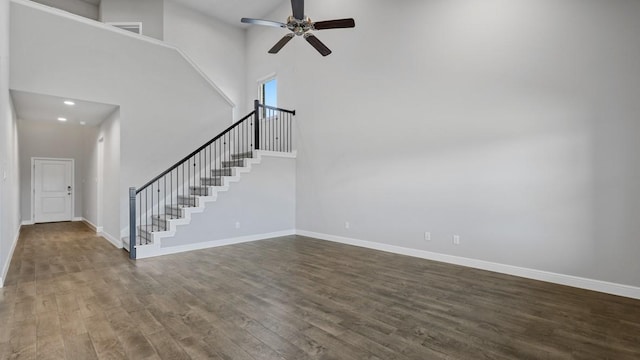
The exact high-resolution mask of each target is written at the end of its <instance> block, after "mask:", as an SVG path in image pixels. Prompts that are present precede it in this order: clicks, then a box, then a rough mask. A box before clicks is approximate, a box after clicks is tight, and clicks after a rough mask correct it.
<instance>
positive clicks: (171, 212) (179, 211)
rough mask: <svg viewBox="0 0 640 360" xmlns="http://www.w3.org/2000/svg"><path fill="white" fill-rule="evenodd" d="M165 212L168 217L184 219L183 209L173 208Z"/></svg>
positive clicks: (166, 209) (167, 208) (168, 208)
mask: <svg viewBox="0 0 640 360" xmlns="http://www.w3.org/2000/svg"><path fill="white" fill-rule="evenodd" d="M164 212H165V213H167V215H171V216H177V217H182V209H176V208H172V207H166V208H165V209H164Z"/></svg>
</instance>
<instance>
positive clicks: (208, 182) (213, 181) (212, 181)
mask: <svg viewBox="0 0 640 360" xmlns="http://www.w3.org/2000/svg"><path fill="white" fill-rule="evenodd" d="M200 183H201V184H202V185H205V186H223V185H224V181H223V180H222V178H221V177H214V178H202V179H200ZM194 195H195V194H194Z"/></svg>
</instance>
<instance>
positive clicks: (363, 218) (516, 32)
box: [247, 0, 640, 286]
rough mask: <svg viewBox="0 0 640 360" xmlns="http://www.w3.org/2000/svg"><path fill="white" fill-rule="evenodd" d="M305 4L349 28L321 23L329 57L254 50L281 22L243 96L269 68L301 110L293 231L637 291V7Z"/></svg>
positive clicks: (251, 59) (374, 0) (379, 1)
mask: <svg viewBox="0 0 640 360" xmlns="http://www.w3.org/2000/svg"><path fill="white" fill-rule="evenodd" d="M285 5H286V6H285ZM285 5H283V7H282V8H281V9H280V10H278V11H277V12H276V13H275V14H272V16H269V18H274V19H279V18H283V17H284V16H286V15H287V14H288V13H289V12H290V10H289V9H288V4H285ZM306 12H307V14H310V15H311V16H312V17H313V19H315V20H322V19H332V18H341V17H350V16H353V17H354V18H355V19H356V24H357V28H356V29H353V30H328V31H323V32H318V33H317V35H318V37H319V38H320V39H321V40H322V41H323V42H325V43H326V44H327V45H328V46H329V47H330V48H331V49H332V50H333V51H334V53H333V54H332V55H330V56H329V57H327V58H322V57H321V56H320V55H319V54H317V53H316V52H315V50H314V49H313V48H311V47H310V46H309V45H308V44H307V43H306V42H305V41H303V40H302V39H299V38H298V39H294V41H292V42H291V43H290V44H289V45H287V47H285V48H284V49H283V50H282V52H281V53H280V54H279V55H277V56H272V55H268V54H266V52H267V50H268V49H269V48H270V47H271V46H272V45H273V44H274V43H275V42H276V41H277V40H278V39H279V38H280V37H281V36H282V33H281V32H280V31H278V29H273V30H272V29H268V28H262V27H261V28H253V29H250V30H249V33H248V39H247V49H248V54H247V59H248V66H247V67H248V77H247V88H248V89H249V91H248V93H249V95H248V98H249V97H250V96H251V95H250V93H251V91H250V87H251V86H252V84H253V83H254V81H255V79H257V78H258V77H260V76H264V75H265V74H268V73H270V72H277V73H278V84H279V86H280V89H279V90H280V94H279V102H280V103H281V105H282V106H283V107H290V108H295V109H296V110H297V111H298V116H297V118H296V123H297V126H298V146H297V149H298V155H299V157H298V173H297V188H298V192H297V227H298V228H299V229H302V230H308V231H313V232H318V233H323V234H330V235H339V236H344V237H349V238H355V239H362V240H369V241H373V242H377V243H384V244H390V245H396V246H401V247H407V248H413V249H420V250H427V251H432V252H437V253H443V254H450V255H457V256H461V257H468V258H473V259H479V260H486V261H491V262H497V263H502V264H508V265H515V266H519V267H526V268H532V269H538V270H545V271H550V272H555V273H560V274H567V275H575V276H580V277H586V278H590V279H596V280H604V281H609V282H614V283H619V284H626V285H632V286H640V276H639V275H638V274H640V262H638V261H637V255H638V254H639V253H640V242H638V241H637V234H638V233H640V222H638V221H637V217H638V214H640V191H639V190H638V186H637V184H638V183H640V162H638V161H637V155H638V154H639V153H640V142H638V141H637V137H638V134H640V122H639V121H638V114H640V102H638V98H639V96H640V82H638V81H637V79H638V74H640V46H639V45H638V41H637V34H639V33H640V22H638V21H637V19H638V18H639V17H640V2H637V1H625V0H612V1H597V0H587V1H583V0H519V1H512V0H489V1H468V0H446V1H444V0H431V1H418V0H410V1H401V2H391V1H383V0H366V1H365V0H354V1H350V2H341V1H338V0H327V1H324V2H317V1H316V2H308V4H307V9H306ZM381 25H385V26H381ZM294 58H295V59H296V61H292V59H294ZM301 84H306V86H303V88H304V91H299V87H300V85H301ZM292 88H296V89H297V90H296V91H292V90H290V89H292ZM345 221H349V222H350V224H351V228H350V229H349V230H347V229H345V227H344V223H345ZM425 231H430V232H432V236H433V239H432V240H431V241H429V242H427V241H425V240H424V232H425ZM453 234H458V235H460V236H461V241H462V242H461V245H460V246H454V245H452V241H451V236H452V235H453Z"/></svg>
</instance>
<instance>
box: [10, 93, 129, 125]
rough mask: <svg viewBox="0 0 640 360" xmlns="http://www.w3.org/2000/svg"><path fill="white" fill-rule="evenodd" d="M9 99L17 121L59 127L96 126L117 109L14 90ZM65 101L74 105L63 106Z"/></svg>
mask: <svg viewBox="0 0 640 360" xmlns="http://www.w3.org/2000/svg"><path fill="white" fill-rule="evenodd" d="M11 97H12V98H13V105H14V106H15V108H16V114H17V116H18V119H21V120H28V121H39V122H48V123H55V124H60V125H81V124H80V122H81V121H84V122H85V123H86V126H96V125H99V124H100V123H101V122H102V120H104V119H105V118H106V117H107V116H108V115H109V114H111V113H112V112H113V111H114V110H115V109H116V108H117V106H116V105H108V104H101V103H95V102H91V101H82V100H78V99H69V98H61V97H57V96H50V95H41V94H34V93H29V92H23V91H15V90H11ZM65 100H71V101H73V102H75V103H76V104H75V105H74V106H68V105H65V104H64V101H65ZM58 117H64V118H66V119H67V121H66V122H60V121H58Z"/></svg>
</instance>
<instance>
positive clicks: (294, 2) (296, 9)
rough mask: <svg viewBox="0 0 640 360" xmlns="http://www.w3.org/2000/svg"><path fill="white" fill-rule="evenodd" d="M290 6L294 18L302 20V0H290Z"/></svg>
mask: <svg viewBox="0 0 640 360" xmlns="http://www.w3.org/2000/svg"><path fill="white" fill-rule="evenodd" d="M291 8H292V9H293V17H294V18H296V19H298V20H304V0H291Z"/></svg>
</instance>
